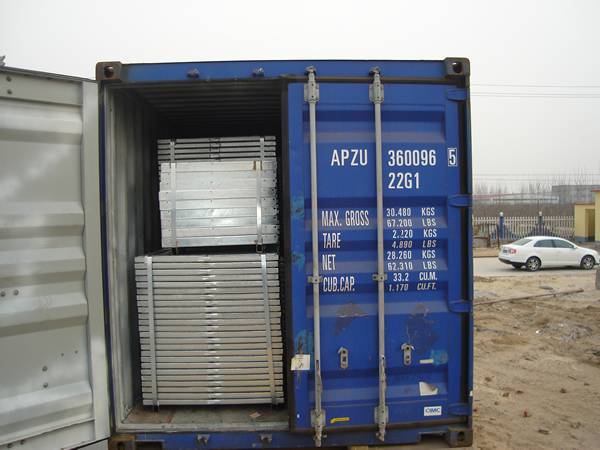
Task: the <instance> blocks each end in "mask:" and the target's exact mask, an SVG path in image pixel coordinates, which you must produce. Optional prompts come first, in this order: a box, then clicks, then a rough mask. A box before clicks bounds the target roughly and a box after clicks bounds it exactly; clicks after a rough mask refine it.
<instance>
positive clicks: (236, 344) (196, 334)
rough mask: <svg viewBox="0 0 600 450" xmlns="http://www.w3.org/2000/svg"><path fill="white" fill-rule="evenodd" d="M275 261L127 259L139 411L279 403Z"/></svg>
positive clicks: (265, 257)
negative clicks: (133, 296)
mask: <svg viewBox="0 0 600 450" xmlns="http://www.w3.org/2000/svg"><path fill="white" fill-rule="evenodd" d="M278 264H279V262H278V256H277V254H274V253H269V254H264V253H263V254H256V253H252V254H219V255H164V256H140V257H137V258H136V259H135V277H136V287H137V304H138V314H139V330H140V342H141V350H142V360H141V362H142V393H143V402H144V405H154V406H158V405H217V404H223V405H231V404H259V403H272V404H278V403H282V402H283V398H284V394H283V345H282V337H281V320H280V319H281V307H280V301H279V275H278V273H279V268H278Z"/></svg>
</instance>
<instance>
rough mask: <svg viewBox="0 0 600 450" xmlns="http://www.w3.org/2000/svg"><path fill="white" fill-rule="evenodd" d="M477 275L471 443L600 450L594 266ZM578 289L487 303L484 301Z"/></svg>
mask: <svg viewBox="0 0 600 450" xmlns="http://www.w3.org/2000/svg"><path fill="white" fill-rule="evenodd" d="M534 275H535V276H527V277H523V276H514V277H512V276H505V277H482V276H476V277H475V295H476V306H475V390H474V402H475V403H474V405H475V411H474V423H475V445H474V448H478V449H507V448H514V449H525V448H539V449H548V448H556V449H594V448H598V449H600V291H598V290H596V289H595V286H594V281H595V273H594V271H579V272H573V271H567V272H561V271H540V272H538V273H536V274H534ZM576 288H583V289H585V291H584V292H583V293H579V294H573V295H562V296H557V297H555V298H544V299H527V300H520V301H515V302H510V303H498V304H494V305H487V306H484V305H482V304H479V305H478V304H477V303H482V302H484V301H486V300H493V299H500V298H506V297H513V296H519V295H529V294H538V293H544V292H546V293H547V292H552V291H562V290H567V289H576Z"/></svg>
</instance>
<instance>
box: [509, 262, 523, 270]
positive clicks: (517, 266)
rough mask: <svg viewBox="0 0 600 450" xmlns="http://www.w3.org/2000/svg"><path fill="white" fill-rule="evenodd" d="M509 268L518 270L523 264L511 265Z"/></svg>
mask: <svg viewBox="0 0 600 450" xmlns="http://www.w3.org/2000/svg"><path fill="white" fill-rule="evenodd" d="M511 266H513V267H514V268H515V269H520V268H521V267H523V264H516V263H515V264H511Z"/></svg>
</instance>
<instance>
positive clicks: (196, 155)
mask: <svg viewBox="0 0 600 450" xmlns="http://www.w3.org/2000/svg"><path fill="white" fill-rule="evenodd" d="M157 144H158V162H159V164H160V163H164V162H178V161H203V160H204V161H206V160H236V159H243V160H249V159H260V157H261V153H262V156H263V158H275V154H276V147H277V142H276V139H275V136H241V137H213V138H188V139H159V140H158V141H157Z"/></svg>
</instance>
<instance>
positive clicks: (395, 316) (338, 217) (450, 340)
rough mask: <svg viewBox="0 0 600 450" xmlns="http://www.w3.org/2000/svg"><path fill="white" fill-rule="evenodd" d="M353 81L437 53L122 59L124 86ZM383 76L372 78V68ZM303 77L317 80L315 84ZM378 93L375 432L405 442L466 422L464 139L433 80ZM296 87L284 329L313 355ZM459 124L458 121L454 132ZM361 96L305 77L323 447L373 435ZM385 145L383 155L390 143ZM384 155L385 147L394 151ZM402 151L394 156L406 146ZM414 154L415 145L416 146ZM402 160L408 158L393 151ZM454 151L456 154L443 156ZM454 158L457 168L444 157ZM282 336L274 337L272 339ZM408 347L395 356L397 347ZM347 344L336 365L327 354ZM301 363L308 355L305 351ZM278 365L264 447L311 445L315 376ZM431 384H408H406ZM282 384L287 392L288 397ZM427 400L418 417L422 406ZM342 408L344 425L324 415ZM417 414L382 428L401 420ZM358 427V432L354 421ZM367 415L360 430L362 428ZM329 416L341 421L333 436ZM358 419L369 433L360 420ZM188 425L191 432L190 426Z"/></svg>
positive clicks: (368, 145) (369, 173) (228, 443)
mask: <svg viewBox="0 0 600 450" xmlns="http://www.w3.org/2000/svg"><path fill="white" fill-rule="evenodd" d="M307 66H315V67H316V70H317V77H320V76H341V77H343V76H352V77H366V76H368V75H369V70H370V68H371V67H373V66H378V67H379V68H380V70H381V73H382V76H383V77H413V78H420V77H422V78H431V77H438V78H440V77H444V75H445V66H444V62H442V61H416V62H415V61H239V62H205V63H173V64H132V65H126V66H123V72H122V79H123V81H124V82H129V83H145V82H183V81H190V80H189V78H188V77H187V72H188V71H189V70H191V69H198V71H199V73H200V76H199V79H198V81H207V80H231V79H249V78H252V71H253V70H254V69H256V68H258V67H261V68H262V69H263V71H264V74H265V78H278V77H281V76H282V75H294V76H301V75H304V72H305V68H306V67H307ZM384 80H385V78H384ZM317 81H318V80H317ZM384 89H385V100H384V102H383V104H382V121H383V124H382V129H383V171H384V173H383V180H384V225H385V270H386V272H387V276H388V279H387V281H386V284H385V288H386V295H385V302H386V308H385V312H386V321H385V326H386V335H385V336H386V337H385V339H386V354H385V356H386V360H387V371H386V372H387V384H388V388H387V405H388V407H389V424H390V429H389V430H388V435H387V439H386V443H388V444H393V443H409V442H417V441H418V440H419V437H420V435H421V434H422V433H428V432H436V433H443V432H445V431H447V430H448V424H446V425H444V424H440V422H439V421H447V423H449V421H450V420H456V421H461V422H462V423H464V424H465V425H466V424H469V423H470V415H471V397H470V392H471V390H472V359H473V343H472V328H473V321H472V312H471V311H472V295H473V290H472V285H471V280H472V264H471V246H470V243H471V227H470V217H471V216H470V213H471V211H470V193H471V167H470V166H471V148H470V129H469V105H468V89H463V88H460V87H457V86H456V85H455V84H454V83H453V82H451V81H450V80H449V81H448V83H447V84H425V83H422V84H420V83H418V82H417V83H410V84H402V83H396V84H392V83H389V84H386V83H385V81H384ZM303 90H304V85H303V83H301V82H290V83H289V84H288V88H287V95H288V98H287V107H288V111H287V120H288V123H287V125H288V135H287V139H288V140H287V143H286V144H287V147H288V162H289V164H288V167H286V168H283V170H285V171H287V173H286V176H287V178H288V181H289V183H288V185H289V192H288V193H287V194H288V196H289V197H288V201H289V202H290V205H289V218H288V219H289V230H288V236H289V239H290V246H289V249H290V254H289V255H284V256H285V258H286V261H287V262H288V264H287V265H286V266H287V269H286V270H288V271H289V275H290V277H289V279H290V280H291V283H290V286H289V287H288V292H289V293H290V295H291V302H289V303H288V305H289V308H288V309H287V310H286V311H285V314H286V326H287V330H286V333H288V336H293V339H291V342H293V345H294V347H295V348H294V349H287V353H288V355H287V356H288V361H286V365H287V367H288V369H289V359H290V358H291V357H292V356H293V355H294V353H295V352H296V351H298V350H299V349H300V350H301V351H302V352H309V353H312V352H313V335H314V333H313V314H312V308H313V298H312V286H311V285H309V283H308V281H307V277H308V275H310V274H311V273H312V267H311V264H312V254H311V224H310V217H311V211H310V207H311V206H310V205H311V193H310V159H309V154H310V153H309V143H308V142H309V134H308V127H309V123H308V105H307V104H306V103H305V102H304V92H303ZM461 128H462V130H461ZM374 129H375V126H374V107H373V104H372V103H371V101H370V100H369V84H368V83H333V82H329V83H325V82H322V83H320V101H319V102H318V103H317V145H318V147H317V151H318V185H319V188H318V203H319V212H318V213H319V221H320V223H319V230H318V231H319V261H320V264H321V267H320V271H321V275H322V276H323V279H324V280H323V283H322V284H321V296H320V298H321V311H322V316H321V355H322V368H323V374H322V375H323V385H324V391H323V408H324V409H325V411H326V418H327V422H326V434H327V437H326V438H325V439H324V441H323V445H326V446H333V445H350V444H354V445H358V444H365V445H369V444H370V445H374V444H377V443H378V441H377V439H376V437H375V433H374V429H375V428H374V427H375V425H376V424H375V420H374V414H373V412H374V408H375V407H376V405H377V403H378V347H377V283H376V282H374V281H373V279H372V275H373V274H374V273H375V272H376V271H377V247H376V242H377V241H376V240H377V233H376V225H377V224H376V215H377V211H376V184H375V183H376V178H375V177H376V172H375V134H374ZM390 152H391V153H390ZM398 152H399V153H398ZM406 152H408V153H406ZM415 152H416V153H415ZM408 158H410V161H409V160H408ZM454 158H456V160H454ZM455 162H456V164H454V163H455ZM286 342H288V341H286ZM405 343H406V344H410V345H412V346H413V347H414V351H413V352H412V361H411V364H410V365H405V364H404V360H403V352H402V351H401V347H402V345H403V344H405ZM340 347H344V348H346V349H348V352H349V362H350V364H349V367H348V368H347V369H341V368H340V366H339V355H338V350H339V348H340ZM311 364H312V358H311ZM312 369H313V367H311V371H302V372H297V373H294V374H292V373H291V372H288V373H287V375H286V379H287V383H288V384H289V388H290V389H288V394H289V395H288V399H287V401H288V406H289V408H290V411H289V413H290V414H289V415H290V422H291V423H290V425H291V429H290V431H285V432H273V433H271V435H272V442H271V444H269V446H271V447H303V446H311V445H312V444H313V441H312V435H311V430H312V426H311V423H310V412H311V410H312V409H313V408H314V383H313V377H314V373H313V371H312ZM420 382H425V383H427V384H428V385H430V386H433V387H435V388H436V389H437V393H436V394H435V395H427V396H424V395H422V392H421V391H420V388H419V383H420ZM290 395H291V397H290ZM428 406H439V407H441V415H438V416H426V415H425V414H424V411H425V409H424V408H425V407H428ZM339 417H344V418H345V417H347V418H349V419H348V421H343V422H335V421H334V422H332V421H331V419H334V418H339ZM408 423H410V424H419V425H414V426H413V427H412V428H408V429H394V426H402V424H408ZM353 427H360V431H359V430H356V431H354V430H353ZM365 427H367V428H365ZM335 428H343V430H338V431H337V432H336V430H335ZM365 429H368V430H372V431H364V430H365ZM200 432H201V431H199V432H198V433H200ZM198 433H169V434H167V433H156V434H142V435H138V438H139V439H141V440H149V441H152V440H156V441H160V442H163V443H165V447H164V448H166V449H176V448H177V449H187V448H189V449H197V448H254V447H262V446H263V445H262V444H261V442H260V433H251V432H232V433H213V434H212V435H211V438H210V440H209V442H208V444H206V445H205V444H201V443H198V441H197V440H196V436H197V434H198Z"/></svg>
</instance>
